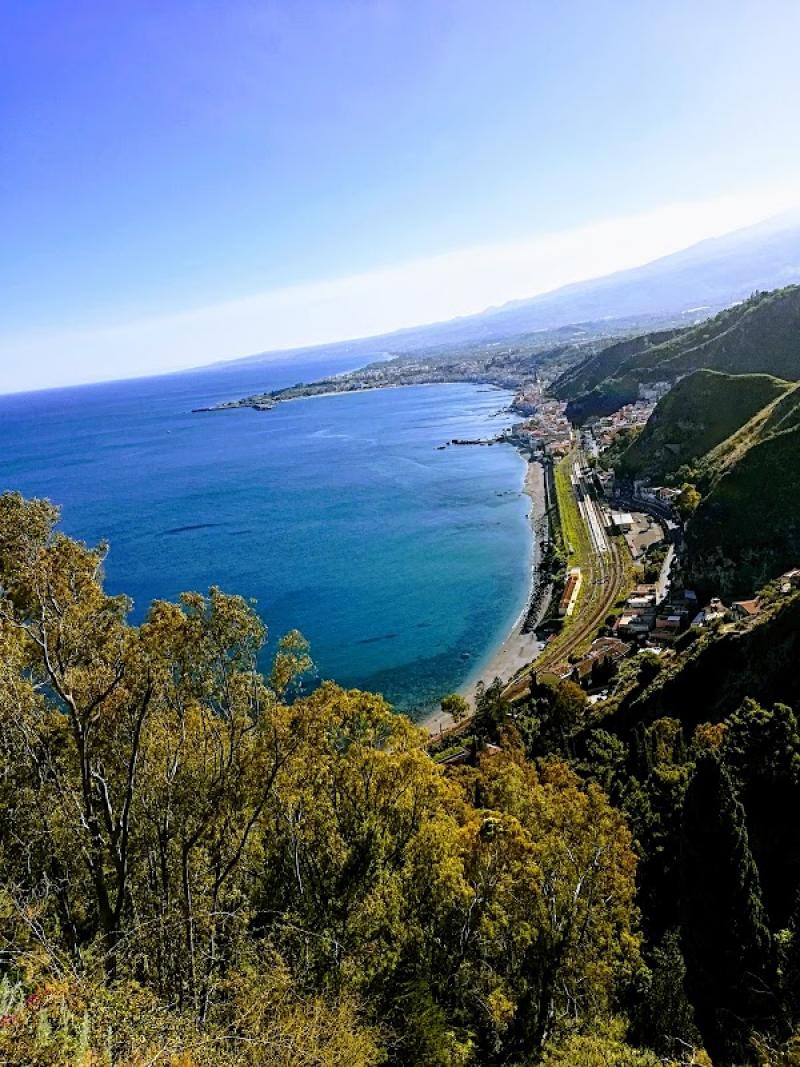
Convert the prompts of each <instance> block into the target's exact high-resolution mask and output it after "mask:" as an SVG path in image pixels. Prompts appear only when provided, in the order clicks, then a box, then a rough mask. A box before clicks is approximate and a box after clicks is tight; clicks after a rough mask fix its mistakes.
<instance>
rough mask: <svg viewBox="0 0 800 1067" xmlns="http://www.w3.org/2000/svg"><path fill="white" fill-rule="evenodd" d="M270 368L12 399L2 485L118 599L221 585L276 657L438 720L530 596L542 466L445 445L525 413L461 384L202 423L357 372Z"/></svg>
mask: <svg viewBox="0 0 800 1067" xmlns="http://www.w3.org/2000/svg"><path fill="white" fill-rule="evenodd" d="M341 369H342V366H341V365H336V364H331V363H330V362H327V363H326V362H324V361H323V362H317V363H314V364H304V365H299V364H298V363H296V362H295V363H292V364H291V365H290V364H287V363H282V364H265V365H261V366H260V367H257V368H253V367H244V368H242V367H239V368H219V369H214V370H207V371H203V372H195V373H191V374H181V375H174V376H169V377H164V378H158V379H155V378H152V379H146V380H142V381H136V382H125V383H113V384H106V385H101V386H91V387H82V388H76V389H62V390H54V391H51V392H44V393H33V394H27V395H17V396H9V397H0V435H1V437H2V457H1V458H0V486H1V487H2V488H3V489H18V490H21V491H22V492H23V493H25V494H27V495H39V496H47V497H50V498H51V499H52V500H54V501H55V502H57V503H59V504H61V505H62V507H63V527H64V529H65V530H66V531H67V532H68V533H70V534H72V535H74V536H78V537H80V538H83V539H85V540H87V541H89V542H95V541H97V540H99V539H101V538H107V539H108V540H109V541H110V543H111V552H110V555H109V558H108V561H107V567H106V573H107V586H108V588H109V589H110V590H111V591H112V592H125V593H128V594H129V595H130V596H132V597H133V599H134V604H135V608H134V616H135V618H136V619H137V620H138V619H141V618H142V616H143V615H144V613H145V611H146V608H147V605H148V604H149V602H150V601H151V600H152V599H154V598H157V597H166V598H174V597H176V596H177V595H178V593H180V592H181V591H182V590H186V589H199V590H206V589H207V588H208V586H209V585H211V584H216V585H220V586H221V587H222V588H223V589H224V590H226V591H228V592H236V593H241V594H243V595H245V596H248V597H254V598H256V600H257V602H258V610H259V612H260V614H261V615H262V617H263V618H264V620H265V622H266V623H267V624H268V626H269V628H270V635H271V639H272V640H273V641H274V639H275V638H277V636H278V635H279V634H281V633H283V632H285V631H286V630H288V629H290V628H297V629H299V630H301V631H302V632H303V633H304V634H305V635H306V637H307V638H308V639H309V640H310V642H311V646H312V655H313V657H314V660H315V663H316V666H317V670H318V672H319V675H320V677H326V678H335V679H336V680H337V681H339V682H341V683H343V684H346V685H358V686H362V687H365V688H370V689H376V690H378V691H381V692H383V693H384V694H385V695H386V696H387V697H388V698H389V699H390V700H391V701H392V702H394V703H395V704H396V705H397V706H398V707H400V708H403V709H405V710H409V711H414V710H419V709H422V708H424V707H426V706H429V705H430V704H431V703H432V702H434V701H435V700H436V699H437V698H438V697H439V696H441V695H442V694H443V693H445V692H447V691H449V690H451V689H454V688H456V687H457V686H459V685H460V684H462V683H463V682H464V681H465V679H466V678H467V677H468V676H469V675H470V674H472V673H474V671H475V669H476V667H478V666H479V664H480V663H481V661H482V660H485V659H486V657H487V656H488V654H489V653H490V652H491V650H492V648H493V647H494V646H495V645H496V644H497V642H498V641H499V640H500V639H501V638H502V636H503V635H504V633H505V632H506V631H507V630H508V629H509V628H510V626H511V624H512V622H513V620H514V619H515V617H516V616H517V615H518V614H519V612H520V611H521V610H522V608H523V606H524V601H525V597H526V591H527V585H528V578H529V567H530V553H531V547H532V546H531V533H530V527H529V524H528V522H527V513H528V510H529V501H528V498H527V497H525V496H524V495H523V494H522V482H523V474H524V463H523V461H522V459H521V457H520V456H519V455H517V453H516V452H514V451H513V450H512V449H511V448H510V447H507V446H493V447H482V448H481V447H451V448H448V449H446V450H444V451H439V450H438V449H437V446H438V445H440V444H442V443H443V442H445V441H446V440H449V439H450V438H453V437H478V436H487V435H491V434H494V433H496V432H497V431H498V430H499V429H501V428H502V427H503V426H506V425H508V421H509V416H508V414H507V413H502V414H498V412H500V411H501V410H502V409H503V408H504V407H506V405H507V403H508V400H509V399H510V397H509V394H506V393H502V392H500V391H497V390H489V389H486V388H484V387H475V386H466V385H444V386H431V387H413V388H404V389H391V390H382V391H376V392H369V393H356V394H346V395H342V396H333V397H323V398H315V399H312V400H302V401H292V402H289V403H284V404H281V405H279V406H278V407H277V408H276V409H274V410H273V411H271V412H266V413H263V412H254V411H249V410H243V411H231V412H223V413H214V414H192V413H191V409H192V408H193V407H197V406H201V405H204V404H207V403H212V402H215V401H218V400H221V399H227V398H231V397H237V396H241V395H245V394H247V393H249V392H251V391H253V390H255V389H258V388H276V387H279V386H282V385H286V384H290V383H292V382H295V381H297V380H301V379H302V380H308V379H309V378H313V377H316V376H319V375H322V374H325V373H329V372H331V371H335V370H341Z"/></svg>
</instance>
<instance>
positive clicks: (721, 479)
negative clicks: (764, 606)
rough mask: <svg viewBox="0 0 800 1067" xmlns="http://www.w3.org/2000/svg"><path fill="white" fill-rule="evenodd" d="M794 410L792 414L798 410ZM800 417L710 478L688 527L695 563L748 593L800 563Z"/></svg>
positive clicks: (702, 572) (724, 584) (726, 586)
mask: <svg viewBox="0 0 800 1067" xmlns="http://www.w3.org/2000/svg"><path fill="white" fill-rule="evenodd" d="M796 414H797V413H796V412H795V416H796ZM798 472H800V420H796V421H795V424H794V425H792V426H791V427H790V428H789V429H785V430H780V431H778V432H768V433H767V434H766V436H764V437H763V439H761V440H756V441H755V442H754V443H753V444H751V445H750V446H749V447H746V448H744V450H743V452H742V454H741V456H740V457H739V458H738V459H737V460H736V462H734V463H732V464H731V465H730V466H729V467H728V469H727V470H725V472H724V473H722V475H721V476H718V477H717V479H716V480H715V481H713V482H712V484H711V487H710V489H709V491H708V492H707V494H706V495H705V496H704V497H703V499H702V500H701V503H700V506H699V507H698V509H697V511H696V512H695V514H694V515H693V516H692V519H691V521H690V522H689V525H688V527H687V531H686V542H687V546H688V548H689V553H690V560H691V570H692V573H693V574H694V575H695V576H697V577H698V578H703V579H705V580H706V581H708V579H709V577H711V576H713V577H714V578H715V580H716V586H717V588H718V589H719V590H720V591H721V592H724V593H747V592H749V591H751V590H753V589H757V588H758V587H759V586H760V585H763V584H764V582H765V581H767V580H768V579H770V578H772V577H774V576H775V575H776V574H779V573H780V572H781V571H782V570H785V569H787V568H790V567H793V566H797V565H798V564H799V563H800V488H799V484H800V477H799V475H798Z"/></svg>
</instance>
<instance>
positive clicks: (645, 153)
mask: <svg viewBox="0 0 800 1067" xmlns="http://www.w3.org/2000/svg"><path fill="white" fill-rule="evenodd" d="M0 16H1V21H2V26H1V29H2V33H0V138H1V140H0V143H1V144H2V164H0V233H2V255H1V256H0V284H1V285H2V289H3V293H4V301H3V303H4V308H3V317H2V323H1V324H0V352H1V353H2V355H0V361H2V362H0V369H2V370H3V373H4V377H5V379H6V380H5V381H4V382H3V383H1V387H2V389H3V390H5V389H8V388H16V387H20V388H21V387H25V386H27V385H29V384H35V385H40V384H48V383H49V382H52V383H53V384H57V383H58V384H60V383H61V382H62V381H70V380H87V379H90V378H92V377H108V376H124V375H126V374H134V373H143V372H145V371H148V372H149V371H152V370H157V369H160V368H162V367H163V369H170V368H171V367H173V366H181V365H183V366H186V365H192V364H196V363H200V362H204V361H207V360H209V359H214V358H227V357H235V356H240V355H244V354H247V353H248V352H249V351H257V350H259V349H266V348H270V347H279V346H281V345H284V344H286V343H290V342H296V343H304V342H305V341H317V340H324V339H326V337H328V336H329V338H330V339H331V340H333V339H336V338H335V337H334V336H333V335H334V334H338V335H339V336H357V335H360V334H363V333H365V332H371V331H372V330H374V329H376V328H387V329H388V328H393V327H394V326H395V325H398V324H406V323H410V322H411V321H426V320H427V319H428V318H430V317H431V316H433V317H434V318H436V317H446V316H447V315H448V314H450V313H457V312H461V311H463V310H478V309H479V308H480V307H481V306H483V305H484V304H489V303H493V302H496V301H497V298H498V296H501V297H502V295H503V293H502V285H503V284H504V279H505V277H506V275H505V274H504V270H505V268H504V267H502V266H498V268H497V271H496V272H495V275H494V277H495V282H496V284H495V285H494V287H492V286H489V287H488V288H493V291H491V292H489V291H488V289H487V292H486V298H485V299H484V300H481V289H480V284H483V282H482V281H480V279H479V280H478V281H476V279H475V277H472V276H471V280H470V281H469V282H468V283H467V282H463V281H460V280H459V279H460V278H461V276H462V274H463V271H462V270H461V261H460V260H458V257H459V256H460V255H461V254H462V252H464V251H465V250H466V251H467V253H468V254H471V255H473V258H474V255H475V250H476V249H481V248H483V247H484V246H491V247H492V248H493V249H497V248H498V247H505V246H509V247H512V246H513V247H518V246H519V243H520V242H523V243H524V242H528V243H531V242H533V243H535V242H536V241H538V240H540V239H541V238H542V237H543V236H544V235H553V234H558V233H561V232H562V231H568V232H574V231H576V230H577V231H580V232H583V233H584V234H585V235H587V236H586V240H587V241H588V243H589V244H591V243H592V241H593V238H592V237H591V236H590V235H591V234H593V233H596V232H597V231H595V230H593V229H592V227H595V226H597V225H598V224H602V223H604V222H605V221H606V220H614V219H617V220H619V219H634V220H635V219H638V218H640V217H647V218H654V217H655V215H654V213H655V214H657V213H658V212H661V211H663V210H668V209H670V206H671V205H676V204H684V203H689V204H692V205H695V208H694V209H693V211H694V214H693V216H692V217H693V218H694V219H695V222H696V226H695V229H694V230H693V229H691V227H689V228H687V230H686V236H687V237H689V238H691V237H692V236H694V234H695V231H696V235H697V236H704V235H705V231H704V229H703V226H702V218H703V217H706V216H708V217H711V216H712V215H713V205H715V204H719V203H727V204H728V205H729V208H730V210H728V211H727V213H725V212H723V213H722V214H720V216H719V218H720V220H721V219H722V218H723V215H724V218H725V224H726V225H727V223H728V221H730V222H731V223H732V224H736V223H737V222H739V221H742V222H747V221H752V218H753V217H754V216H756V217H757V216H758V215H759V214H763V215H766V214H769V213H770V210H769V209H770V208H771V205H772V203H773V192H774V202H775V203H778V201H780V199H781V196H782V195H783V192H784V191H785V190H786V189H787V188H790V187H792V186H793V185H800V183H798V178H799V177H800V137H798V136H797V115H798V114H800V75H799V74H798V69H797V55H796V47H797V40H798V38H799V37H800V4H798V3H796V2H795V0H761V2H758V3H756V2H755V0H752V2H742V0H703V2H702V3H701V4H697V3H696V2H692V3H689V2H684V0H663V2H661V3H656V2H649V0H637V2H633V0H626V2H616V3H615V2H602V3H598V2H597V0H594V2H572V3H570V2H564V3H561V2H559V3H553V2H550V0H548V2H535V0H528V2H524V3H523V2H512V0H493V2H491V3H488V2H486V0H483V2H472V0H423V2H416V0H396V2H395V0H362V2H347V0H324V2H319V3H315V2H307V0H283V2H280V3H270V2H258V3H255V2H252V3H251V2H242V0H225V2H224V3H222V2H218V0H217V2H214V3H211V2H195V0H175V2H171V0H159V2H158V3H142V2H141V0H135V2H115V0H94V2H85V0H70V2H69V3H63V2H60V0H59V2H44V0H0ZM775 190H777V191H775ZM759 202H763V204H764V208H765V209H764V210H763V211H759V209H758V203H759ZM737 204H738V205H740V206H739V207H735V206H731V205H737ZM754 204H755V205H756V206H755V208H754ZM697 205H709V209H708V211H706V209H705V208H704V207H701V208H698V207H697ZM741 205H746V207H742V206H741ZM779 206H780V205H779ZM665 218H667V219H672V216H671V215H669V214H668V215H667V216H665ZM698 219H699V220H700V221H699V222H698V221H697V220H698ZM632 225H633V227H634V229H638V228H639V227H638V224H636V223H635V222H634V223H633V224H632ZM715 225H718V226H721V225H722V222H721V221H720V222H719V223H715ZM667 229H671V230H673V233H674V234H675V235H677V234H680V235H681V237H683V231H682V230H681V229H680V227H677V228H675V227H674V226H673V224H672V222H668V224H667ZM656 231H658V227H656V230H654V231H653V233H654V236H653V239H652V252H653V254H661V252H663V251H664V248H666V247H667V246H663V247H662V244H659V240H658V239H657V232H656ZM663 231H664V226H662V227H661V230H660V231H658V232H661V233H662V236H663ZM648 232H649V231H648ZM612 243H613V241H612ZM587 247H588V246H587ZM650 250H651V249H650V247H649V246H648V247H638V246H637V248H636V251H635V252H634V250H633V248H631V249H629V250H628V253H627V256H628V259H630V258H631V257H632V258H633V259H634V260H636V259H638V260H639V261H641V260H643V259H646V258H650V257H649V255H648V254H647V253H648V252H649V251H650ZM570 256H571V270H572V275H576V276H586V275H587V274H590V273H592V272H593V271H594V270H596V269H598V267H602V266H603V265H604V264H598V263H595V262H594V261H591V257H588V256H587V269H586V270H583V271H582V269H581V263H580V261H579V260H580V256H578V258H577V260H576V254H575V250H574V249H573V250H572V251H571V253H570ZM454 257H455V258H454ZM489 258H490V260H491V256H490V257H489ZM616 262H617V260H615V259H614V258H613V257H612V258H611V259H610V260H609V262H608V266H609V269H611V268H613V267H614V265H615V264H616ZM620 262H621V263H623V264H624V263H625V262H627V259H626V258H625V256H622V259H621V260H620ZM419 264H427V265H428V267H430V265H431V264H434V265H436V264H438V267H437V268H436V269H434V268H431V269H432V270H433V273H432V274H431V275H430V278H431V279H432V280H431V281H430V284H428V285H427V288H428V289H429V290H430V288H431V286H433V288H434V289H437V288H440V289H441V291H442V299H441V303H440V304H439V305H437V303H436V301H435V300H432V299H431V298H430V293H429V294H428V296H427V297H426V298H425V299H424V300H423V299H420V298H419V296H414V295H413V294H412V295H408V294H406V295H404V294H405V290H404V288H403V286H404V284H405V283H404V282H402V281H401V282H399V283H398V293H399V295H398V297H397V302H396V303H395V305H393V304H392V302H391V299H390V298H389V296H387V297H386V298H385V301H384V300H381V301H380V308H379V309H378V310H379V311H380V314H377V313H375V314H372V315H371V316H369V315H368V316H365V317H362V316H361V315H360V313H359V311H358V305H359V299H358V297H359V295H360V296H361V297H362V299H361V303H362V304H363V303H364V302H365V299H370V297H369V294H370V293H372V292H373V291H375V290H376V288H377V287H378V286H379V285H380V282H381V279H383V280H384V281H385V282H386V284H387V285H390V284H391V283H392V282H393V281H395V282H397V281H398V278H397V277H396V276H395V275H394V274H393V273H392V272H393V271H395V270H397V269H398V268H404V269H406V274H407V275H408V274H409V271H410V273H414V272H417V273H416V276H417V277H418V278H420V277H425V278H427V277H428V276H427V275H425V269H427V267H425V268H423V269H422V270H421V272H420V271H418V269H417V268H418V265H419ZM437 270H438V273H437ZM381 272H385V273H383V274H382V273H381ZM387 272H388V273H387ZM562 274H563V272H562V273H559V271H558V270H555V269H554V271H553V279H552V280H553V284H559V283H560V281H561V280H563V278H562ZM567 274H569V272H567ZM566 276H567V275H564V277H566ZM570 276H571V275H570ZM354 277H355V278H360V279H362V280H363V279H368V280H369V281H368V284H367V286H366V288H362V289H359V288H358V285H356V286H355V288H352V287H351V301H350V303H348V301H347V300H345V301H344V302H342V303H340V307H339V312H338V315H337V316H334V317H333V318H331V319H330V320H328V319H327V318H326V313H325V312H324V311H323V310H322V309H321V308H320V311H319V315H318V316H317V317H316V319H315V318H314V307H315V305H314V302H313V299H311V298H310V299H309V302H308V304H307V305H306V304H304V297H303V293H304V292H305V291H306V290H305V289H304V287H308V286H310V287H311V289H310V290H309V293H310V296H311V297H313V293H314V292H316V291H317V290H315V289H314V287H315V286H316V287H317V288H318V287H319V286H320V285H321V284H325V285H331V284H338V281H337V280H339V279H353V278H354ZM530 277H531V282H530V292H534V291H537V289H538V290H540V289H542V288H546V287H549V286H548V285H547V281H548V278H547V276H546V272H545V274H544V275H542V274H541V271H539V272H538V273H537V271H536V270H532V271H531V275H530ZM479 281H480V284H479ZM524 284H525V278H524V272H523V276H522V277H520V268H519V266H518V267H517V269H516V273H513V272H512V273H511V274H509V275H508V297H509V298H511V297H517V296H521V295H525V291H522V292H520V291H519V288H520V286H523V290H524ZM459 286H461V289H459ZM411 288H412V289H413V288H414V287H413V285H412V287H411ZM498 289H499V290H500V291H499V292H497V291H495V290H498ZM276 290H277V291H278V292H279V294H286V293H287V292H290V293H292V294H293V295H292V297H291V299H289V300H288V303H287V300H286V299H285V298H284V296H280V295H279V297H278V298H277V303H276V302H275V299H276V298H275V297H274V293H275V291H276ZM456 290H458V291H456ZM333 292H334V296H333V297H331V300H329V301H328V303H329V304H330V303H331V302H333V303H336V302H337V301H340V296H341V293H340V291H339V290H334V291H333ZM336 293H339V296H337V295H335V294H336ZM264 294H272V295H271V296H270V300H271V301H272V302H271V303H270V302H268V303H267V304H265V305H264V307H263V329H262V330H259V321H258V319H257V317H256V321H254V322H253V321H251V323H250V328H249V330H248V331H243V332H242V334H241V336H239V335H238V334H237V332H236V329H235V325H234V327H230V321H231V319H230V316H231V314H233V316H234V320H235V317H236V316H235V312H232V311H231V309H235V308H236V307H239V306H241V305H240V303H239V302H241V301H243V300H245V301H247V300H253V299H257V298H259V297H261V296H263V295H264ZM401 302H402V306H400V305H401ZM384 305H385V306H384ZM217 306H222V307H225V308H227V309H228V311H227V315H228V318H227V319H226V320H225V321H226V322H227V324H228V325H227V326H225V324H222V325H221V327H220V332H221V335H222V337H223V338H227V341H226V342H225V343H224V344H222V345H221V346H220V350H219V351H216V352H212V351H211V350H210V349H208V350H206V349H203V347H202V345H201V346H199V347H198V345H197V337H196V335H195V334H192V333H191V332H189V333H184V334H183V335H181V334H180V330H178V331H177V333H176V332H175V330H174V329H173V327H174V324H175V322H176V321H178V320H180V321H184V322H185V321H186V320H187V317H189V318H191V316H192V315H195V314H198V313H199V314H201V315H202V314H207V313H208V310H209V309H211V308H214V307H217ZM278 308H280V310H276V309H278ZM437 312H439V314H437ZM254 314H255V313H254ZM415 316H417V317H415ZM252 317H253V316H252V315H251V319H252ZM311 319H314V321H313V322H312V321H310V320H311ZM162 320H164V322H165V323H166V326H165V329H164V334H163V336H164V338H165V340H164V343H163V345H162V346H159V344H158V336H159V327H158V323H159V322H161V321H162ZM170 323H172V327H170V326H169V324H170ZM142 324H147V328H148V330H149V333H148V334H147V336H148V337H149V338H150V339H151V341H150V342H148V343H150V344H151V348H150V351H149V353H148V354H146V355H145V354H140V355H138V356H137V354H136V348H137V344H138V343H139V342H137V341H135V338H136V336H137V334H136V330H137V329H140V328H141V327H142ZM348 327H349V329H348ZM125 331H133V332H132V333H130V338H134V340H130V339H129V343H127V344H126V343H125ZM326 331H327V333H326ZM212 334H213V331H212ZM262 336H263V342H262V341H260V338H261V337H262ZM89 337H94V339H95V341H96V345H95V346H94V348H93V346H92V345H91V344H89V345H87V343H86V339H87V338H89ZM256 340H258V341H259V343H258V344H255V342H256ZM217 343H218V342H217V339H216V337H215V338H214V344H217ZM254 344H255V347H252V346H253V345H254ZM242 345H243V346H244V347H240V346H242ZM87 351H90V355H89V356H85V355H84V356H82V355H81V352H87ZM103 351H105V353H106V358H103V355H102V352H103ZM91 352H95V353H96V354H91ZM48 353H52V354H51V355H48ZM23 356H24V358H23ZM32 359H36V360H38V361H40V363H41V365H40V366H39V367H38V368H37V374H36V376H35V377H31V373H30V366H29V365H30V362H31V360H32ZM87 360H88V362H87ZM48 361H50V364H51V365H49V364H48ZM21 362H22V363H25V364H26V366H25V367H22V368H20V367H19V364H20V363H21ZM95 364H96V366H95ZM15 366H16V369H15ZM109 367H111V369H112V374H109Z"/></svg>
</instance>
